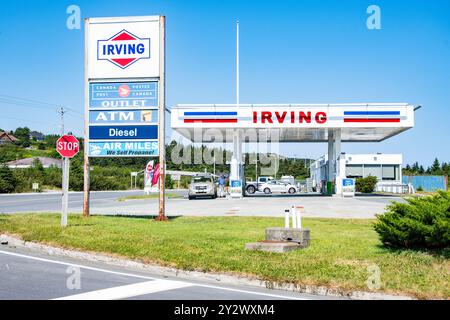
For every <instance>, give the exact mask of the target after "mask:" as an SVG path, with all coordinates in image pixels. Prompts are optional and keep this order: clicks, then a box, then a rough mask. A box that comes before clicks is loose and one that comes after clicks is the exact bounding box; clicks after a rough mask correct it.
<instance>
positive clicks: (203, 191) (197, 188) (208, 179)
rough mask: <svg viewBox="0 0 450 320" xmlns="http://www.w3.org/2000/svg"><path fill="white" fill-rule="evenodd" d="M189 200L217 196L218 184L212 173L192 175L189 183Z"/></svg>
mask: <svg viewBox="0 0 450 320" xmlns="http://www.w3.org/2000/svg"><path fill="white" fill-rule="evenodd" d="M188 197H189V200H192V199H195V198H197V197H211V198H212V199H215V198H217V186H216V184H215V183H214V178H213V176H212V175H210V174H197V175H195V176H193V177H192V180H191V183H190V184H189V193H188Z"/></svg>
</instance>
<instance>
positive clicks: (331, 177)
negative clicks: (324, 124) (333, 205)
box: [327, 129, 335, 196]
mask: <svg viewBox="0 0 450 320" xmlns="http://www.w3.org/2000/svg"><path fill="white" fill-rule="evenodd" d="M334 149H335V146H334V130H333V129H328V173H327V195H329V196H331V195H332V194H333V180H334V152H335V150H334Z"/></svg>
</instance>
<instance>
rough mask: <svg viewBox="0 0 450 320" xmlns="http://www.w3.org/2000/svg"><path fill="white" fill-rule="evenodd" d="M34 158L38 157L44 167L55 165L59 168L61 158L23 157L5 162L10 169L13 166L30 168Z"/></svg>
mask: <svg viewBox="0 0 450 320" xmlns="http://www.w3.org/2000/svg"><path fill="white" fill-rule="evenodd" d="M35 159H38V160H39V161H40V162H41V164H42V166H43V167H44V168H48V167H51V166H55V167H58V168H61V159H55V158H48V157H33V158H25V159H19V160H14V161H10V162H7V163H6V165H7V166H8V167H10V168H11V169H14V168H30V167H31V166H32V165H33V162H34V160H35Z"/></svg>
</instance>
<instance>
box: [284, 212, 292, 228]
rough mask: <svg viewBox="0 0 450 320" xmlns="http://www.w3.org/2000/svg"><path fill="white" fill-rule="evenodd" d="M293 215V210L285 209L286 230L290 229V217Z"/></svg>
mask: <svg viewBox="0 0 450 320" xmlns="http://www.w3.org/2000/svg"><path fill="white" fill-rule="evenodd" d="M290 214H291V210H289V209H285V210H284V227H285V228H286V229H288V228H289V215H290Z"/></svg>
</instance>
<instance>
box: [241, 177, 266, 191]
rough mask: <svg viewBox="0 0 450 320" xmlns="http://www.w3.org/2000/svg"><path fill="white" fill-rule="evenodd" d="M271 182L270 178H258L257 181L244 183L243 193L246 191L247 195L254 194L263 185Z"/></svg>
mask: <svg viewBox="0 0 450 320" xmlns="http://www.w3.org/2000/svg"><path fill="white" fill-rule="evenodd" d="M271 180H273V178H272V177H258V181H247V182H246V183H245V191H247V193H248V194H254V193H255V192H256V191H258V190H259V189H260V187H261V186H262V185H263V184H265V183H267V182H269V181H271Z"/></svg>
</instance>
